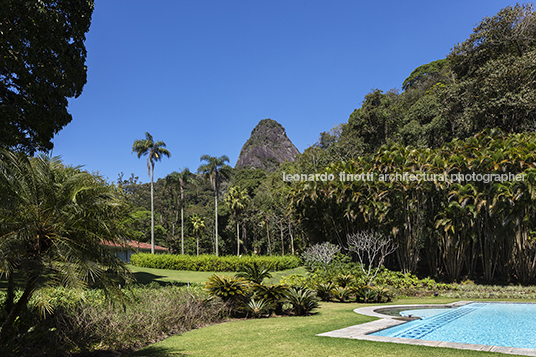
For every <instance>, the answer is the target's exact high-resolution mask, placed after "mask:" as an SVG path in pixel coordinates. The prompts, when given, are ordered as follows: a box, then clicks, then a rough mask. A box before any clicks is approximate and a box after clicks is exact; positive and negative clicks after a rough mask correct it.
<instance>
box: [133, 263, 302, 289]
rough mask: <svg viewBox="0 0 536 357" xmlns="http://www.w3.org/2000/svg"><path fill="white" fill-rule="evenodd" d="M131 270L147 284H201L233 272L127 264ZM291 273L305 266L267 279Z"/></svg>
mask: <svg viewBox="0 0 536 357" xmlns="http://www.w3.org/2000/svg"><path fill="white" fill-rule="evenodd" d="M128 267H129V269H130V270H131V271H132V273H133V275H134V277H135V278H136V280H137V281H138V282H139V283H140V284H149V283H151V282H156V283H158V284H161V285H165V284H169V283H171V282H175V283H179V284H181V285H186V284H187V283H188V282H190V284H203V283H204V282H205V281H207V279H208V277H209V276H211V275H212V274H220V275H234V274H235V272H218V273H214V272H206V271H184V270H167V269H152V268H140V267H136V266H133V265H128ZM291 274H305V268H303V267H300V268H296V269H289V270H284V271H279V272H273V273H272V279H269V280H267V281H266V282H267V283H269V284H274V283H278V282H279V280H280V279H281V277H282V276H283V275H291Z"/></svg>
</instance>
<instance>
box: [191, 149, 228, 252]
mask: <svg viewBox="0 0 536 357" xmlns="http://www.w3.org/2000/svg"><path fill="white" fill-rule="evenodd" d="M201 161H206V163H205V164H203V165H201V166H199V169H198V170H197V171H198V173H200V174H203V175H205V177H208V178H209V179H210V183H211V184H212V188H213V189H214V206H215V208H214V236H215V240H216V249H215V250H216V256H218V255H219V254H218V252H219V250H218V198H219V181H220V179H221V178H222V177H229V175H230V172H231V167H230V166H229V165H226V164H225V163H226V162H229V158H228V157H227V156H226V155H222V156H220V157H215V156H209V155H203V156H201Z"/></svg>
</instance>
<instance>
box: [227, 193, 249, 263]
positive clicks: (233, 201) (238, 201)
mask: <svg viewBox="0 0 536 357" xmlns="http://www.w3.org/2000/svg"><path fill="white" fill-rule="evenodd" d="M248 202H249V195H248V193H247V191H246V190H244V189H241V188H240V187H238V186H233V187H231V188H230V189H229V191H228V192H227V196H225V203H227V205H228V206H229V208H230V209H231V211H232V212H233V215H234V217H235V220H236V255H240V233H239V232H240V230H239V228H240V224H239V223H240V220H239V218H240V214H241V213H242V211H243V210H244V209H245V208H246V207H247V205H248Z"/></svg>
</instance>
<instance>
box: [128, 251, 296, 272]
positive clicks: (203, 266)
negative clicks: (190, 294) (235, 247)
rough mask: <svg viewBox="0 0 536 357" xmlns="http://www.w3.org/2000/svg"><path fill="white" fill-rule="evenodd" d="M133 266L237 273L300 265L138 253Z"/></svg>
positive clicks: (289, 258)
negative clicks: (243, 269) (245, 268)
mask: <svg viewBox="0 0 536 357" xmlns="http://www.w3.org/2000/svg"><path fill="white" fill-rule="evenodd" d="M130 261H131V263H132V264H133V265H135V266H139V267H145V268H156V269H171V270H189V271H212V272H223V271H238V269H239V267H240V266H241V265H247V266H253V265H254V264H262V265H263V266H266V267H267V268H268V269H269V270H271V271H281V270H287V269H294V268H297V267H299V266H300V265H301V264H302V261H301V259H300V258H299V257H297V256H293V255H286V256H249V255H248V256H216V255H210V254H204V255H199V256H193V255H180V254H149V253H138V254H134V255H132V256H131V258H130Z"/></svg>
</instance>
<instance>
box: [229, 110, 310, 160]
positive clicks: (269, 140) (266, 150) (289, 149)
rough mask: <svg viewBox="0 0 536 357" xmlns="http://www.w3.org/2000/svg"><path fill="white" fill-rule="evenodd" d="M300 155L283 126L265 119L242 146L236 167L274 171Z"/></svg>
mask: <svg viewBox="0 0 536 357" xmlns="http://www.w3.org/2000/svg"><path fill="white" fill-rule="evenodd" d="M299 153H300V152H299V151H298V149H296V147H295V146H294V144H293V143H292V142H291V141H290V139H289V138H288V137H287V133H286V132H285V128H283V126H282V125H281V124H279V123H278V122H276V121H275V120H272V119H263V120H261V121H260V122H259V124H257V126H256V127H255V128H253V130H252V131H251V136H250V138H249V139H248V141H246V143H245V144H244V146H242V150H240V156H239V157H238V160H237V162H236V165H235V167H236V168H240V167H255V168H260V169H263V170H267V171H273V170H275V169H276V167H277V166H279V164H281V163H283V162H285V161H289V162H292V161H294V159H295V158H296V155H298V154H299Z"/></svg>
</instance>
